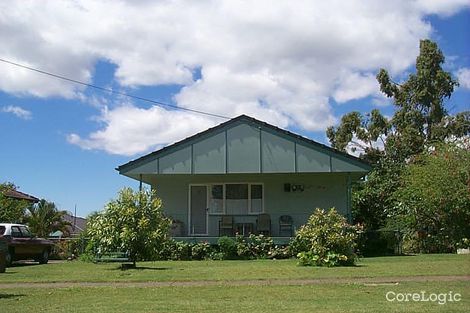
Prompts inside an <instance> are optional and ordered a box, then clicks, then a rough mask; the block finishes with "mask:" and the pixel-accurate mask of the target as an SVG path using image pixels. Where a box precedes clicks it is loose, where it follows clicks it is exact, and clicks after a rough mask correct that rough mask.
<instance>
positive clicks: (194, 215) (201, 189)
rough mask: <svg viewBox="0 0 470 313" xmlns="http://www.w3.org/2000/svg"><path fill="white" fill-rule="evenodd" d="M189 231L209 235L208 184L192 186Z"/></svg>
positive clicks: (193, 233) (192, 233)
mask: <svg viewBox="0 0 470 313" xmlns="http://www.w3.org/2000/svg"><path fill="white" fill-rule="evenodd" d="M190 197H191V198H190V199H191V203H190V208H189V216H190V222H189V233H190V234H191V235H207V186H190Z"/></svg>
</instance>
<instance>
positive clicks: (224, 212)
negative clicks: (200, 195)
mask: <svg viewBox="0 0 470 313" xmlns="http://www.w3.org/2000/svg"><path fill="white" fill-rule="evenodd" d="M215 185H222V194H223V196H222V197H223V199H222V208H223V209H222V212H213V211H212V208H211V207H209V215H227V185H247V186H248V199H247V201H248V209H247V213H246V214H231V215H259V214H263V213H265V207H264V199H265V192H264V183H261V182H229V183H208V186H209V190H208V193H209V201H211V199H212V198H211V197H212V186H215ZM252 185H260V186H261V212H253V211H252V208H251V204H252V200H253V199H252V198H251V186H252Z"/></svg>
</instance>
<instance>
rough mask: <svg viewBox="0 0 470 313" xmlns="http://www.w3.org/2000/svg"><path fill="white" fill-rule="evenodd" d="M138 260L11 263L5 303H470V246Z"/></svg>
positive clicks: (403, 306)
mask: <svg viewBox="0 0 470 313" xmlns="http://www.w3.org/2000/svg"><path fill="white" fill-rule="evenodd" d="M137 265H138V268H137V269H133V270H126V271H121V270H120V269H118V266H117V265H115V264H114V265H113V264H107V265H95V264H90V263H82V262H64V263H55V264H48V265H28V266H23V265H19V266H15V267H12V268H8V269H7V273H6V274H0V307H2V311H3V309H4V310H5V312H42V311H44V312H46V311H47V312H64V311H67V312H90V311H96V310H98V311H100V312H101V313H106V312H240V311H242V312H247V311H250V312H314V311H317V312H378V311H380V312H438V311H446V312H466V311H467V308H468V307H469V306H470V280H469V279H470V277H469V275H470V256H468V255H419V256H403V257H382V258H367V259H362V260H360V262H358V266H356V267H342V268H311V267H299V266H296V265H295V260H279V261H272V260H257V261H191V262H184V261H165V262H142V263H138V264H137ZM441 278H442V279H441ZM367 280H372V281H373V280H377V282H376V283H374V282H368V281H367ZM93 282H95V283H93ZM172 282H173V283H175V284H174V285H172ZM38 284H41V285H38ZM389 291H392V292H394V293H396V294H398V293H419V292H421V291H425V292H426V293H427V294H430V293H435V294H441V293H449V292H452V293H460V294H461V301H458V302H455V301H454V302H449V301H447V302H446V304H438V303H437V302H432V301H428V302H414V301H409V302H397V301H394V302H389V301H387V300H386V297H385V296H386V294H387V292H389Z"/></svg>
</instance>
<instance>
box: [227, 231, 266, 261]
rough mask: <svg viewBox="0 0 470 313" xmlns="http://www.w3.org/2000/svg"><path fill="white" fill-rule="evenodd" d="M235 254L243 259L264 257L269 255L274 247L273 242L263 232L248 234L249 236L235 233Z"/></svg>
mask: <svg viewBox="0 0 470 313" xmlns="http://www.w3.org/2000/svg"><path fill="white" fill-rule="evenodd" d="M235 242H236V247H237V255H238V256H239V257H240V258H245V259H264V258H267V257H268V256H269V255H270V252H271V250H272V249H273V248H274V242H273V239H272V238H271V237H268V236H264V235H263V234H259V235H255V234H250V236H249V237H243V236H241V235H237V236H236V237H235Z"/></svg>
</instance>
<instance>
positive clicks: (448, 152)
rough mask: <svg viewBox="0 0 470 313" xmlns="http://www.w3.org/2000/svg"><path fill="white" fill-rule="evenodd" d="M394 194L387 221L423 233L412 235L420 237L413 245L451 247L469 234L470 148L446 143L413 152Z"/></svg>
mask: <svg viewBox="0 0 470 313" xmlns="http://www.w3.org/2000/svg"><path fill="white" fill-rule="evenodd" d="M394 197H395V198H396V199H397V201H396V206H397V208H396V209H395V210H394V211H393V215H392V216H391V219H390V221H389V223H402V224H403V225H402V228H407V229H412V230H418V231H419V233H421V234H423V236H422V238H415V239H420V240H421V241H420V242H419V243H420V244H421V246H418V247H416V248H418V249H419V250H421V251H424V252H450V251H452V250H453V249H454V248H455V246H456V244H457V243H458V242H459V241H460V240H462V239H463V238H470V228H469V225H470V151H469V150H468V149H466V148H463V147H459V146H458V145H452V144H446V145H439V146H437V147H436V148H435V149H433V150H432V151H431V152H427V153H423V154H421V155H419V156H417V157H416V158H415V159H414V160H413V162H411V163H410V164H409V165H408V166H407V167H406V169H405V170H404V172H403V175H402V177H401V184H400V186H399V188H398V189H397V190H396V192H395V194H394ZM403 226H404V227H403ZM411 235H416V234H411Z"/></svg>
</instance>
